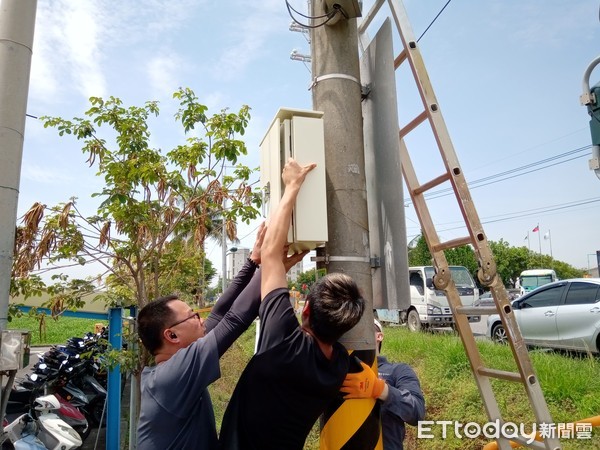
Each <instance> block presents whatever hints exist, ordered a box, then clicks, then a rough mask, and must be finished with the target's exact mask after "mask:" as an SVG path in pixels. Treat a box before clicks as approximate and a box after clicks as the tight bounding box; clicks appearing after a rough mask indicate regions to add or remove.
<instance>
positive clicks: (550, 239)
mask: <svg viewBox="0 0 600 450" xmlns="http://www.w3.org/2000/svg"><path fill="white" fill-rule="evenodd" d="M546 236H548V243H549V244H550V258H552V259H554V257H553V256H552V234H550V230H548V233H546V234H545V235H544V239H545V238H546Z"/></svg>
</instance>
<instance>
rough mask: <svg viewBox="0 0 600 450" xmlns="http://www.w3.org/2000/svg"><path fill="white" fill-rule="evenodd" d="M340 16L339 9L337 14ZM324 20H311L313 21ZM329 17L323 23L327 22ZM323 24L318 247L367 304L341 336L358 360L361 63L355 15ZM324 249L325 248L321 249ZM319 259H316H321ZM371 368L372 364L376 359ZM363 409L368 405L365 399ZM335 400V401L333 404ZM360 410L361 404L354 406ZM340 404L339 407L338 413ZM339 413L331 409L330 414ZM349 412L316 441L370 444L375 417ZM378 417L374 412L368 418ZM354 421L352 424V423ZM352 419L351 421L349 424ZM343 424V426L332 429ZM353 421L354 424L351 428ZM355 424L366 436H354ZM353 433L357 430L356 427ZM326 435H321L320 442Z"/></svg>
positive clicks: (367, 331) (365, 349)
mask: <svg viewBox="0 0 600 450" xmlns="http://www.w3.org/2000/svg"><path fill="white" fill-rule="evenodd" d="M330 12H331V10H329V11H327V10H326V4H325V1H324V0H314V1H313V2H312V14H311V15H312V16H313V17H318V16H321V17H322V16H323V14H325V13H330ZM338 15H340V16H341V14H339V13H338ZM322 20H323V19H315V20H313V23H312V25H313V26H315V25H317V24H318V23H319V21H322ZM334 20H335V24H333V25H330V24H331V23H334ZM334 20H332V21H330V24H327V25H324V26H320V27H317V28H313V29H312V35H311V53H312V75H313V85H312V95H313V107H314V109H315V110H319V111H323V112H324V116H323V119H324V126H325V162H326V173H327V209H328V214H327V221H328V228H329V240H328V242H327V244H326V247H325V252H323V251H319V252H318V256H319V258H318V259H319V260H320V264H319V266H320V267H323V265H322V264H323V262H325V263H326V264H327V265H326V266H325V267H326V268H327V272H343V273H346V274H348V275H350V276H352V278H353V279H354V280H355V281H356V282H357V283H358V286H359V287H360V289H361V290H362V293H363V295H364V298H365V300H366V301H367V305H366V308H365V314H364V315H363V318H362V320H361V321H360V323H359V324H358V325H357V326H356V327H354V328H353V329H352V330H351V331H350V332H349V333H347V334H346V335H345V336H344V337H343V339H342V343H343V344H344V345H345V346H346V348H348V349H352V350H355V351H356V350H358V352H355V354H356V353H358V354H359V355H360V357H361V359H363V361H365V363H367V364H369V365H372V364H373V362H374V359H375V338H374V326H373V287H372V275H371V264H370V257H371V255H370V250H369V223H368V210H367V195H366V179H365V158H364V144H363V121H362V111H361V86H360V66H359V56H358V32H357V28H356V19H349V20H347V19H345V18H343V17H340V19H339V20H337V18H336V19H334ZM323 253H325V254H323ZM323 257H324V258H325V261H323V259H322V258H323ZM375 370H377V369H376V365H375ZM350 401H352V402H371V403H370V404H369V405H368V406H367V408H364V409H367V410H371V407H372V408H375V407H376V406H375V402H374V401H371V400H350ZM340 406H341V405H340ZM361 409H363V408H361ZM339 411H340V410H339V409H338V412H339ZM337 416H339V414H337V413H336V417H337ZM368 416H372V417H349V418H346V419H349V420H345V421H343V422H340V423H339V424H338V423H331V422H336V420H335V418H334V417H333V412H326V413H325V415H324V421H325V425H324V426H323V429H322V434H321V444H322V445H321V448H324V447H326V448H329V449H335V448H341V447H342V446H343V447H344V448H345V449H350V448H354V447H352V445H356V449H361V450H365V449H375V448H380V447H377V446H376V445H377V441H378V438H379V432H378V429H379V426H377V425H378V424H376V426H374V427H372V426H362V425H363V423H364V422H367V421H369V420H372V419H374V418H377V417H378V414H369V415H368ZM375 420H377V419H375ZM352 422H354V423H352ZM354 425H356V426H354ZM338 427H341V428H343V429H344V430H343V432H339V431H340V429H339V428H338ZM353 428H354V429H353ZM358 429H361V433H364V432H365V430H366V429H369V430H367V435H363V436H357V434H356V433H355V431H356V432H357V433H358ZM359 434H360V433H359ZM341 435H345V436H348V435H350V436H352V439H351V441H352V442H349V441H348V442H341V441H340V439H339V436H341ZM324 441H325V442H324Z"/></svg>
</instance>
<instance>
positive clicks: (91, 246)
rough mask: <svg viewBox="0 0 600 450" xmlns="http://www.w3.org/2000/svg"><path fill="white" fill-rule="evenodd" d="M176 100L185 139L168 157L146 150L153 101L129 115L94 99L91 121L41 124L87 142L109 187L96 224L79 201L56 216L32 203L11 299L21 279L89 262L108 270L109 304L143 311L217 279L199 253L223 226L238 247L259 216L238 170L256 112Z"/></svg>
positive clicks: (116, 103) (181, 94)
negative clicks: (240, 227) (46, 268)
mask: <svg viewBox="0 0 600 450" xmlns="http://www.w3.org/2000/svg"><path fill="white" fill-rule="evenodd" d="M173 97H174V99H176V101H177V102H178V103H179V107H178V110H177V113H176V115H175V118H176V120H177V121H178V122H179V123H180V124H181V126H182V127H183V131H184V132H185V134H186V135H187V136H188V137H187V139H186V140H185V142H182V143H180V144H179V145H176V146H175V147H173V148H172V149H171V150H170V151H168V152H166V153H164V152H163V151H161V150H160V149H155V148H152V147H151V145H150V135H151V134H150V129H149V119H150V118H151V116H158V115H159V108H158V103H157V102H146V103H145V105H144V106H130V107H124V106H123V104H122V102H121V100H120V99H118V98H114V97H110V98H109V99H108V100H104V99H102V98H98V97H92V98H91V99H90V104H91V107H90V109H89V110H88V111H86V113H85V116H86V117H85V118H77V117H76V118H74V119H72V120H66V119H62V118H60V117H44V118H42V120H43V121H44V126H45V127H53V128H55V129H57V130H58V133H59V135H61V136H62V135H65V134H66V135H73V136H74V137H75V138H76V139H78V140H80V141H81V142H82V144H83V147H82V151H83V153H84V154H85V155H86V156H87V162H88V164H89V165H90V167H92V166H93V167H95V168H96V169H97V175H98V176H101V177H102V178H103V179H104V183H105V185H104V188H103V189H102V190H101V191H100V192H98V193H95V194H93V195H92V197H95V198H98V199H99V200H100V204H99V205H98V207H97V211H96V214H94V215H91V216H85V215H84V214H82V213H81V211H80V210H79V209H78V205H77V200H76V199H75V198H71V199H70V200H69V201H68V202H65V203H62V204H60V205H57V206H54V207H47V206H46V205H43V204H40V203H36V204H34V205H33V206H32V208H31V209H30V210H29V211H28V212H27V213H26V214H25V216H24V217H23V220H22V223H21V224H20V226H19V227H18V230H17V243H16V253H15V260H14V266H13V285H14V290H15V291H17V290H18V289H19V288H20V289H21V291H22V292H23V293H27V290H28V288H27V283H25V282H23V281H22V280H23V279H26V278H28V277H29V275H30V274H31V273H32V272H33V271H34V270H35V269H39V268H40V267H41V265H42V263H47V264H50V265H63V266H64V265H68V264H81V265H85V264H89V263H92V262H94V263H97V264H100V265H101V266H102V267H103V273H102V274H100V275H99V278H101V279H102V281H103V282H105V284H106V286H107V293H106V294H105V298H106V299H107V300H115V299H120V300H123V299H124V300H126V301H128V302H131V303H134V304H137V305H138V306H139V307H140V308H141V307H143V306H144V305H145V304H146V303H147V302H148V301H149V300H151V299H153V298H156V297H158V296H161V295H164V294H166V293H171V292H172V291H178V292H179V293H188V294H189V295H193V292H195V294H196V295H198V293H202V292H203V291H204V288H205V287H206V286H208V284H209V281H210V279H211V278H212V277H213V276H214V269H213V268H212V265H211V264H210V263H209V262H207V261H206V258H205V255H204V251H203V249H204V243H205V241H206V239H207V238H208V237H209V236H210V235H211V234H213V235H214V234H218V235H219V236H220V234H221V230H222V227H225V229H226V232H227V235H228V237H229V239H230V240H232V241H235V240H236V239H237V236H236V234H237V229H236V222H237V220H242V221H244V222H246V223H248V222H249V221H250V220H252V219H254V218H256V217H258V214H259V211H258V207H259V206H260V195H259V193H258V192H257V191H256V190H255V189H253V184H252V182H251V180H250V178H251V176H252V173H253V171H252V170H251V169H250V168H248V167H246V166H245V165H243V164H240V163H238V158H239V157H240V156H241V155H245V154H246V153H247V150H246V145H245V143H244V142H243V141H242V140H241V139H240V136H242V135H243V134H244V132H245V130H246V127H247V125H248V121H249V119H250V113H249V108H248V107H247V106H242V107H241V108H240V110H239V111H238V112H237V113H231V112H229V111H228V110H226V109H225V110H222V111H221V112H219V113H216V114H214V115H208V114H207V110H208V109H207V107H206V106H204V105H202V104H201V103H200V102H199V101H198V98H197V97H196V95H195V93H194V92H193V91H192V90H191V89H183V88H180V89H179V90H178V91H176V92H175V93H174V94H173ZM99 133H102V135H104V136H112V137H113V138H114V141H112V140H111V143H108V141H107V140H105V139H103V138H101V137H99ZM107 139H108V138H107ZM230 167H233V170H231V169H229V168H230ZM226 168H227V169H228V170H227V171H226V170H225V169H226ZM225 204H226V205H227V208H225V207H224V206H225ZM217 228H218V230H217ZM219 242H220V240H219ZM31 292H33V291H31ZM71 300H73V301H75V299H69V298H67V299H64V298H63V305H69V306H73V305H75V303H73V302H72V301H71Z"/></svg>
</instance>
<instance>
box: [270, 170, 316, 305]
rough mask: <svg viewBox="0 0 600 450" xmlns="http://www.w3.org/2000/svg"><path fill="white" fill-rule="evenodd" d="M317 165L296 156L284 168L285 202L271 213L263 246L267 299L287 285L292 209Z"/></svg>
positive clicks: (280, 203)
mask: <svg viewBox="0 0 600 450" xmlns="http://www.w3.org/2000/svg"><path fill="white" fill-rule="evenodd" d="M315 167H316V164H309V165H307V166H300V165H299V164H298V163H297V162H296V161H295V160H294V159H292V158H290V159H289V160H288V162H287V163H286V165H285V167H284V168H283V174H282V179H283V184H284V185H285V191H284V193H283V196H282V197H281V201H280V202H279V204H278V205H277V207H276V208H275V211H273V213H272V215H271V218H270V220H269V226H268V228H267V232H266V233H265V238H264V241H263V245H262V249H261V263H262V279H261V297H262V298H265V296H266V295H267V294H268V293H269V292H271V291H273V290H274V289H277V288H285V287H287V279H286V276H285V274H286V267H285V264H284V262H283V260H282V258H281V249H282V248H284V246H285V245H286V243H287V234H288V230H289V228H290V222H291V216H292V209H293V207H294V203H296V198H297V197H298V192H300V187H301V186H302V183H303V182H304V180H305V178H306V175H307V174H308V172H310V171H311V170H313V169H314V168H315Z"/></svg>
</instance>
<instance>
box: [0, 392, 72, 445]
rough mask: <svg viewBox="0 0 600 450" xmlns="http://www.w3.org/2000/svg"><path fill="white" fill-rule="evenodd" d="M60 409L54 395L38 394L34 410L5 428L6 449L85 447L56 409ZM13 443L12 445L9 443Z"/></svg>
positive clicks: (3, 438) (4, 442) (31, 409)
mask: <svg viewBox="0 0 600 450" xmlns="http://www.w3.org/2000/svg"><path fill="white" fill-rule="evenodd" d="M58 409H60V401H59V400H58V398H57V397H56V396H54V395H44V396H41V397H37V398H36V399H35V400H34V401H33V405H32V406H31V408H30V410H29V411H28V412H26V413H24V414H22V415H20V416H19V417H17V418H16V419H15V420H13V421H12V422H10V423H8V424H6V425H5V427H4V431H5V434H4V435H3V436H2V438H1V439H2V440H3V442H2V448H3V449H7V448H10V444H12V447H13V448H14V449H15V450H46V449H47V450H73V449H77V448H79V447H81V445H82V443H83V442H82V440H81V437H80V436H79V434H77V432H76V431H75V430H74V429H73V428H72V427H71V426H69V425H68V424H67V423H66V422H65V421H64V420H62V419H61V418H60V417H58V415H57V414H55V413H54V412H53V411H56V410H58ZM9 443H10V444H9Z"/></svg>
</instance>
